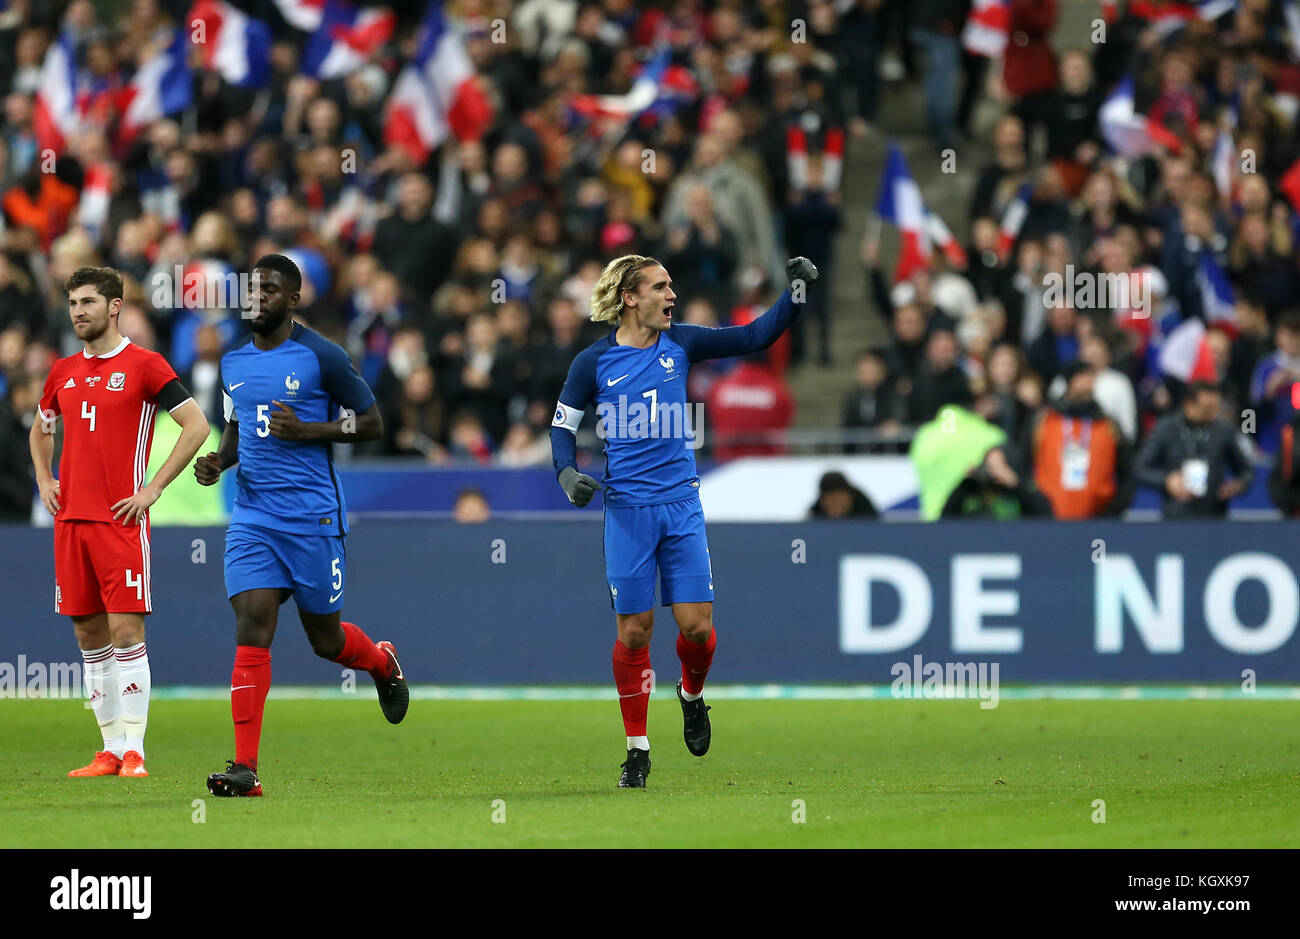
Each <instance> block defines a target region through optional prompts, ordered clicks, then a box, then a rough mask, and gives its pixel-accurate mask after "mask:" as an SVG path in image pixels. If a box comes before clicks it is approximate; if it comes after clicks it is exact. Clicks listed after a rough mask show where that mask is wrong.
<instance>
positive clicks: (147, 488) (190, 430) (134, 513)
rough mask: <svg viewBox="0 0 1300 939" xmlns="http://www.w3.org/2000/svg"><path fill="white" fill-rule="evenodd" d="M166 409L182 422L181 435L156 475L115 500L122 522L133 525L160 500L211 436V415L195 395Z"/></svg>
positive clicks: (116, 517)
mask: <svg viewBox="0 0 1300 939" xmlns="http://www.w3.org/2000/svg"><path fill="white" fill-rule="evenodd" d="M167 413H169V414H170V415H171V416H172V420H174V421H175V422H176V423H177V424H180V425H181V435H180V437H178V438H177V440H176V445H175V446H173V447H172V452H171V453H170V454H168V456H167V460H166V461H165V462H164V463H163V465H162V466H161V467H159V468H158V472H157V473H155V474H154V477H153V479H151V480H149V482H148V483H147V484H145V485H144V486H142V487H140V491H139V492H136V493H133V494H132V495H129V496H127V497H126V498H125V499H119V500H118V501H117V502H114V503H113V507H112V508H113V518H114V519H118V518H120V519H121V520H122V524H123V525H130V524H131V523H133V522H138V521H139V520H140V518H141V517H142V516H143V515H144V513H145V512H146V511H148V509H149V506H151V505H153V504H154V503H155V502H157V501H158V498H159V497H160V496H161V495H162V494H163V490H164V489H166V488H167V486H168V485H170V483H171V481H172V480H173V479H175V478H176V477H177V476H179V475H180V472H181V470H183V469H184V468H185V466H186V464H188V463H189V462H190V460H192V459H193V458H194V454H196V453H198V452H199V447H201V446H203V441H205V440H207V439H208V430H209V427H208V419H207V418H206V417H205V416H204V415H203V409H202V408H201V407H199V405H198V402H196V401H195V400H194V399H193V398H190V399H189V400H188V401H186V402H184V403H182V404H180V405H178V406H177V407H176V408H175V410H172V411H168V412H167Z"/></svg>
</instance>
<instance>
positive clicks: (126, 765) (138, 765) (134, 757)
mask: <svg viewBox="0 0 1300 939" xmlns="http://www.w3.org/2000/svg"><path fill="white" fill-rule="evenodd" d="M117 775H119V776H148V775H149V771H148V770H147V769H145V768H144V757H143V756H141V755H140V751H139V750H127V751H126V755H125V756H123V757H122V768H121V769H120V770H118V771H117Z"/></svg>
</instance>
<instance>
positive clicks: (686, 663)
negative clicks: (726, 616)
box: [677, 629, 718, 694]
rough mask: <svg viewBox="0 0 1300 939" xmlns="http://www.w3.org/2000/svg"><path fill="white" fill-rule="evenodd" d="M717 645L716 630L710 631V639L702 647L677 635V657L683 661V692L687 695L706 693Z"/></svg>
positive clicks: (679, 634)
mask: <svg viewBox="0 0 1300 939" xmlns="http://www.w3.org/2000/svg"><path fill="white" fill-rule="evenodd" d="M717 644H718V631H717V630H716V629H710V630H709V638H708V639H706V640H705V641H704V642H703V643H702V644H700V645H696V644H695V643H693V642H687V641H686V637H685V636H683V635H682V634H681V633H678V634H677V657H678V658H679V659H681V660H682V691H684V692H686V693H687V694H700V693H701V692H702V691H704V679H705V678H707V677H708V676H709V666H710V665H712V664H713V649H714V647H715V646H716V645H717Z"/></svg>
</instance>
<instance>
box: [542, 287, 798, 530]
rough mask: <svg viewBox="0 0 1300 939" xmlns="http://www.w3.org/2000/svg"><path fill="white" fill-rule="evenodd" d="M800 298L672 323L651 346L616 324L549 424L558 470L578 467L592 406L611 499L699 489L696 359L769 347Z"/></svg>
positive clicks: (659, 500)
mask: <svg viewBox="0 0 1300 939" xmlns="http://www.w3.org/2000/svg"><path fill="white" fill-rule="evenodd" d="M798 306H799V305H798V304H796V303H794V301H793V300H792V299H791V297H790V292H789V291H788V290H787V291H785V292H784V293H782V294H781V298H780V299H779V300H777V302H776V304H775V305H774V306H772V308H771V309H769V310H768V311H767V312H766V313H764V314H763V315H762V316H760V317H758V318H757V319H755V320H754V321H753V322H752V323H750V324H748V325H747V326H729V327H726V328H723V329H711V328H708V327H704V326H688V325H684V324H676V323H674V324H673V325H672V326H671V327H670V328H669V329H667V330H665V331H664V332H662V333H660V334H659V336H658V338H657V340H656V341H655V342H654V343H653V344H651V345H650V346H649V347H647V348H645V349H638V348H635V347H633V346H624V345H619V343H618V341H617V339H616V338H615V336H616V333H617V330H610V332H609V335H607V336H606V337H605V338H603V339H600V340H597V341H596V342H594V343H592V344H591V345H590V346H588V347H587V348H586V349H584V350H582V351H581V352H579V353H578V354H577V356H575V357H574V360H573V363H572V364H571V365H570V366H569V374H568V377H567V378H566V379H565V382H564V389H563V390H562V391H561V392H560V400H559V402H558V404H557V405H556V408H555V418H554V420H552V422H551V452H552V454H553V456H554V460H555V471H556V473H559V472H560V471H562V470H563V469H564V468H565V467H566V466H576V465H577V445H576V442H575V434H576V433H577V430H578V425H579V424H581V422H582V416H583V414H584V413H585V412H586V410H587V408H588V407H589V406H591V405H594V406H595V409H596V431H597V433H598V434H599V435H600V436H601V437H603V438H604V441H605V478H604V480H603V483H604V486H605V493H604V495H605V501H606V502H607V503H608V504H609V505H629V506H630V505H660V504H663V503H665V502H679V501H681V500H683V499H690V498H693V497H695V496H698V495H699V488H700V477H699V474H698V473H697V472H696V469H695V449H696V447H697V446H698V443H697V442H696V438H695V436H694V432H693V430H692V427H693V421H692V420H691V413H690V410H689V407H688V403H687V400H686V375H687V372H688V371H689V370H690V366H691V363H692V362H699V361H702V360H704V359H717V358H724V357H726V356H732V355H744V354H746V353H750V352H757V351H758V350H760V349H765V348H767V347H768V346H770V345H771V344H772V343H773V342H775V341H776V339H777V337H778V336H780V335H781V333H782V332H784V331H785V329H786V327H787V326H789V325H790V320H791V318H792V317H793V316H794V314H795V312H796V311H797V310H798Z"/></svg>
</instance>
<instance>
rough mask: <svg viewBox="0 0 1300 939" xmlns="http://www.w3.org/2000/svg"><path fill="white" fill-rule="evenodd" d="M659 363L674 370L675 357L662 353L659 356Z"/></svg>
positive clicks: (669, 369)
mask: <svg viewBox="0 0 1300 939" xmlns="http://www.w3.org/2000/svg"><path fill="white" fill-rule="evenodd" d="M659 364H660V365H662V366H663V367H664V368H666V369H667V370H668V371H670V372H671V371H672V370H673V357H672V356H671V355H667V356H665V355H661V356H659Z"/></svg>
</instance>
